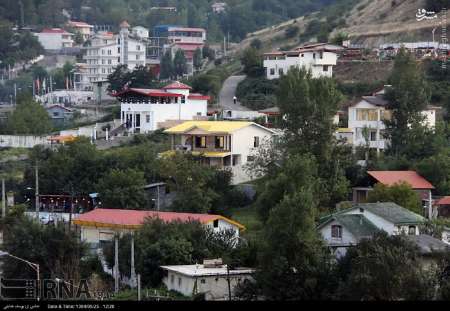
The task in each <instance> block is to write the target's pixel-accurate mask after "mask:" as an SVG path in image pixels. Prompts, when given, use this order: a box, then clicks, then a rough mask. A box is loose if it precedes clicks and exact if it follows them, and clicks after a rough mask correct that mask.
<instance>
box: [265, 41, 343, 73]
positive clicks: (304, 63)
mask: <svg viewBox="0 0 450 311" xmlns="http://www.w3.org/2000/svg"><path fill="white" fill-rule="evenodd" d="M342 49H343V48H342V47H339V46H335V45H331V44H326V43H317V44H309V45H305V46H302V47H299V48H297V49H295V50H293V51H285V52H282V51H277V52H271V53H265V54H264V55H263V56H264V63H263V65H264V69H265V71H266V77H267V79H269V80H273V79H279V78H280V77H281V76H282V75H284V74H286V73H287V72H288V71H289V69H291V68H293V67H299V68H302V67H303V68H305V69H307V70H310V71H311V74H312V76H313V78H319V77H332V76H333V66H336V63H337V52H338V51H340V50H342Z"/></svg>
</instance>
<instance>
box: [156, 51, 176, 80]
mask: <svg viewBox="0 0 450 311" xmlns="http://www.w3.org/2000/svg"><path fill="white" fill-rule="evenodd" d="M173 76H174V65H173V60H172V54H171V53H170V51H167V52H166V53H165V54H164V56H163V57H162V59H161V73H160V76H159V77H160V78H161V79H171V78H172V77H173Z"/></svg>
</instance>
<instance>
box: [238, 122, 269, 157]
mask: <svg viewBox="0 0 450 311" xmlns="http://www.w3.org/2000/svg"><path fill="white" fill-rule="evenodd" d="M272 135H273V134H272V133H270V132H269V131H267V130H264V129H262V128H260V127H258V126H256V125H251V126H247V127H244V128H241V129H239V130H237V131H235V132H233V134H232V135H231V153H232V154H240V155H241V164H242V165H243V164H245V163H247V157H248V156H249V155H253V154H254V151H255V148H254V145H253V143H254V137H259V146H261V145H262V144H263V143H264V142H265V141H267V140H271V139H272Z"/></svg>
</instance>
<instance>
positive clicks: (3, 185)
mask: <svg viewBox="0 0 450 311" xmlns="http://www.w3.org/2000/svg"><path fill="white" fill-rule="evenodd" d="M5 217H6V195H5V179H4V178H2V219H5Z"/></svg>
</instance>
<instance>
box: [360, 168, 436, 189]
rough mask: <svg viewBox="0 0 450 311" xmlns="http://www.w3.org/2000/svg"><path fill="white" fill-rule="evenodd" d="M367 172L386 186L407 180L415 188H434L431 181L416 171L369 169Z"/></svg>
mask: <svg viewBox="0 0 450 311" xmlns="http://www.w3.org/2000/svg"><path fill="white" fill-rule="evenodd" d="M367 174H369V175H370V176H372V177H373V178H375V179H376V181H378V182H380V183H382V184H383V185H386V186H392V185H394V184H398V183H402V182H406V183H408V184H410V185H411V187H412V188H413V189H434V187H433V185H432V184H431V183H429V182H428V181H427V180H426V179H425V178H423V177H422V176H420V175H419V174H417V172H415V171H368V172H367Z"/></svg>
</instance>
